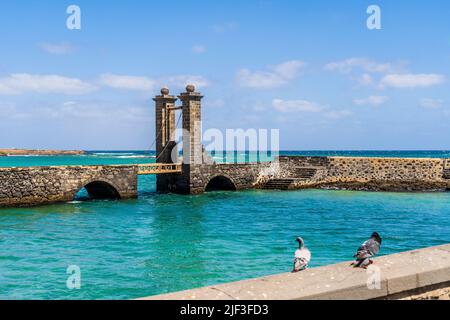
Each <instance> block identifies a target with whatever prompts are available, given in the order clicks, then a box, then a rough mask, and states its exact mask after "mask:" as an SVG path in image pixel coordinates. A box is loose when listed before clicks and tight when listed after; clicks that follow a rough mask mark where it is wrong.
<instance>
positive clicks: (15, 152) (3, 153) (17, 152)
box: [0, 149, 86, 157]
mask: <svg viewBox="0 0 450 320" xmlns="http://www.w3.org/2000/svg"><path fill="white" fill-rule="evenodd" d="M85 153H86V152H85V151H81V150H26V149H0V157H8V156H67V155H82V154H85Z"/></svg>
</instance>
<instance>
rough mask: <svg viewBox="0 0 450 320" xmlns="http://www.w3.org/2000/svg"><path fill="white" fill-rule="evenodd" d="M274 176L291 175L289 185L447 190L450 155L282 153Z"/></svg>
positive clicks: (273, 177)
mask: <svg viewBox="0 0 450 320" xmlns="http://www.w3.org/2000/svg"><path fill="white" fill-rule="evenodd" d="M279 163H280V167H279V171H278V172H277V174H274V175H272V176H271V177H270V178H272V179H291V180H292V181H291V184H290V186H289V188H291V189H297V188H314V187H318V188H336V189H349V190H369V191H445V190H448V189H449V188H450V176H449V175H448V174H447V172H448V163H449V160H448V159H417V158H356V157H280V161H279Z"/></svg>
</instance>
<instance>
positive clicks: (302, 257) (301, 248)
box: [292, 237, 311, 272]
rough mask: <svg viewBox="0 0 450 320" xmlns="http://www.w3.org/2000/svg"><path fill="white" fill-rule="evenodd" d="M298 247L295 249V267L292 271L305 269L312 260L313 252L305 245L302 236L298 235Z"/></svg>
mask: <svg viewBox="0 0 450 320" xmlns="http://www.w3.org/2000/svg"><path fill="white" fill-rule="evenodd" d="M296 241H297V242H298V249H297V250H296V251H295V259H294V269H293V270H292V272H299V271H303V270H305V269H307V268H308V263H309V262H310V261H311V252H310V251H309V250H308V248H306V247H305V242H304V241H303V239H302V238H301V237H297V239H296Z"/></svg>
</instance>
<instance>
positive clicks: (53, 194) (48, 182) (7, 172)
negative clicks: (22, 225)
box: [0, 166, 137, 207]
mask: <svg viewBox="0 0 450 320" xmlns="http://www.w3.org/2000/svg"><path fill="white" fill-rule="evenodd" d="M83 187H86V189H87V191H88V192H89V194H90V195H91V196H92V197H94V198H120V199H127V198H134V197H136V196H137V167H136V166H62V167H28V168H0V207H6V206H33V205H43V204H48V203H55V202H65V201H71V200H73V199H74V197H75V195H76V194H77V192H78V191H79V190H80V189H82V188H83Z"/></svg>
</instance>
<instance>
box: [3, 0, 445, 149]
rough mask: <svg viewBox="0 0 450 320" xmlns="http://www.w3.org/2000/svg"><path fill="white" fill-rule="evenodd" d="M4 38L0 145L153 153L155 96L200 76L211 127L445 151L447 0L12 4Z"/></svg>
mask: <svg viewBox="0 0 450 320" xmlns="http://www.w3.org/2000/svg"><path fill="white" fill-rule="evenodd" d="M70 5H77V6H79V8H80V9H81V29H80V30H70V29H68V28H67V26H66V20H67V19H68V18H69V14H67V12H66V10H67V8H68V7H69V6H70ZM370 5H378V6H379V8H380V9H381V29H375V30H370V29H369V28H368V27H367V19H368V18H369V16H370V14H368V13H367V8H368V7H369V6H370ZM0 41H1V44H2V45H1V49H0V148H10V147H14V148H34V149H84V150H143V149H149V148H150V147H151V146H152V143H153V141H154V139H155V133H154V121H155V119H154V102H153V101H152V98H153V96H155V95H156V94H158V93H159V91H160V88H161V87H162V86H168V87H169V88H170V90H171V93H172V94H174V95H177V94H179V93H180V92H182V91H183V90H184V87H185V85H186V84H187V83H194V84H195V85H196V87H197V90H198V91H200V92H201V93H202V94H204V95H205V98H204V100H203V129H204V130H205V129H208V128H217V129H220V130H225V129H239V128H242V129H250V128H253V129H269V130H270V129H279V130H280V147H281V149H283V150H444V149H447V150H448V149H450V90H449V89H450V87H449V85H450V2H449V1H447V0H429V1H406V0H397V1H381V0H372V1H364V0H346V1H339V2H338V1H334V0H333V1H331V0H330V1H325V0H317V1H300V0H295V1H294V0H292V1H288V0H277V1H256V0H248V1H237V0H236V1H234V0H227V1H225V0H217V1H207V0H203V1H202V0H189V1H175V0H169V1H138V0H127V1H105V0H72V1H64V0H58V1H55V0H39V1H37V0H35V1H31V0H29V1H25V0H16V1H9V2H4V3H2V5H1V9H0Z"/></svg>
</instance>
